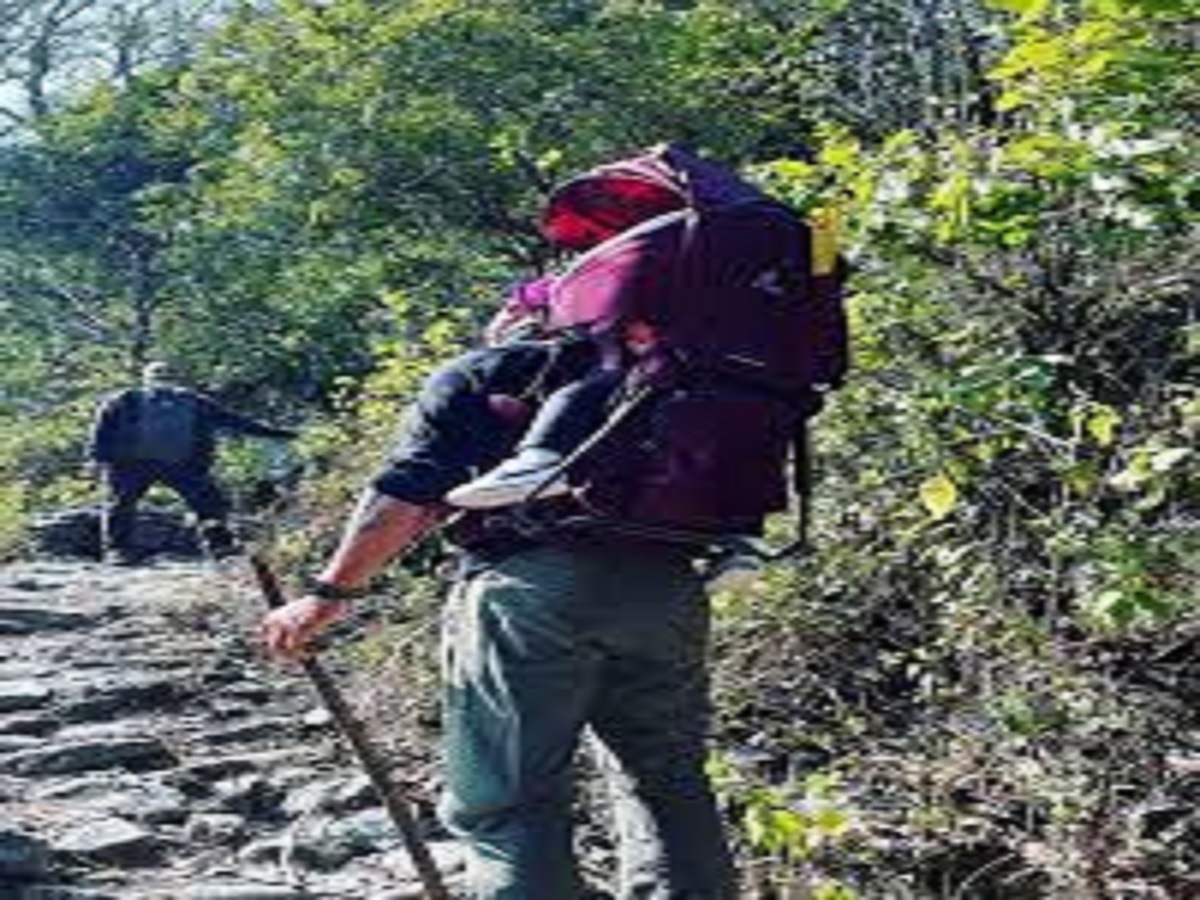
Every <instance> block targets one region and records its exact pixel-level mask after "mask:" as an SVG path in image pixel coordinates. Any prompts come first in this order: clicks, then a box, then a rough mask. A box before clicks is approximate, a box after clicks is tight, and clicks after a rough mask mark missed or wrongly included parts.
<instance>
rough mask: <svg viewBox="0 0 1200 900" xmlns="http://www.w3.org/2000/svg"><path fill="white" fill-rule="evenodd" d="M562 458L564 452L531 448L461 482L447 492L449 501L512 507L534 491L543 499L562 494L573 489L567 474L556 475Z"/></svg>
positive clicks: (470, 506)
mask: <svg viewBox="0 0 1200 900" xmlns="http://www.w3.org/2000/svg"><path fill="white" fill-rule="evenodd" d="M562 459H563V457H562V454H561V453H555V452H554V451H553V450H545V449H543V448H541V447H529V448H527V449H525V450H522V451H520V452H519V453H518V454H517V455H516V456H514V457H513V458H512V459H506V460H505V461H504V462H502V463H500V465H498V466H496V468H494V469H492V470H491V471H490V472H485V473H484V474H482V475H480V476H479V477H478V478H476V479H475V480H473V481H468V482H467V483H466V484H460V485H459V486H458V487H456V488H455V489H454V490H452V491H450V493H448V494H447V495H446V501H447V502H448V503H451V504H453V505H454V506H459V507H462V508H463V509H493V508H495V507H498V506H512V505H513V504H515V503H520V502H521V501H523V500H528V499H529V498H530V495H534V494H536V499H539V500H540V499H542V498H544V497H558V496H561V495H563V494H565V493H567V492H568V491H570V486H569V485H568V484H567V478H566V474H565V473H563V472H558V473H557V474H555V469H556V468H558V466H559V465H560V464H561V463H562ZM548 479H550V480H549V481H548V483H547V480H548Z"/></svg>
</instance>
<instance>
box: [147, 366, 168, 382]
mask: <svg viewBox="0 0 1200 900" xmlns="http://www.w3.org/2000/svg"><path fill="white" fill-rule="evenodd" d="M170 377H171V367H170V366H169V365H167V364H166V363H165V362H152V363H147V364H146V366H145V368H143V369H142V381H143V382H145V383H147V384H161V383H162V382H164V381H166V380H167V379H169V378H170Z"/></svg>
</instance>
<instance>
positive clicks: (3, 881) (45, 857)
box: [0, 825, 50, 886]
mask: <svg viewBox="0 0 1200 900" xmlns="http://www.w3.org/2000/svg"><path fill="white" fill-rule="evenodd" d="M49 859H50V850H49V847H48V846H47V845H46V843H45V842H44V841H42V840H40V839H39V838H36V837H34V836H33V835H31V834H26V833H25V832H23V831H20V830H18V829H16V828H9V827H7V826H5V825H0V886H4V885H8V884H12V883H14V882H19V881H35V880H38V879H40V878H42V877H44V876H45V874H46V872H47V870H48V866H49Z"/></svg>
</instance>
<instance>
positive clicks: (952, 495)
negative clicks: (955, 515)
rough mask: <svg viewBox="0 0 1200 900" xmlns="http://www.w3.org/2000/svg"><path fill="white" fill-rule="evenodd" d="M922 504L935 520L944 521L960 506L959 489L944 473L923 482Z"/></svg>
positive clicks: (921, 491) (921, 490)
mask: <svg viewBox="0 0 1200 900" xmlns="http://www.w3.org/2000/svg"><path fill="white" fill-rule="evenodd" d="M920 496H921V503H922V504H924V506H925V508H926V509H927V510H928V511H929V514H930V515H931V516H933V518H934V519H944V518H945V517H946V516H948V515H950V513H951V512H952V511H953V510H954V507H955V506H957V505H958V487H957V486H956V485H955V484H954V481H953V480H952V479H951V478H950V476H949V475H947V474H946V473H944V472H942V473H939V474H937V475H935V476H934V477H933V478H930V479H927V480H926V481H924V482H922V484H921V488H920Z"/></svg>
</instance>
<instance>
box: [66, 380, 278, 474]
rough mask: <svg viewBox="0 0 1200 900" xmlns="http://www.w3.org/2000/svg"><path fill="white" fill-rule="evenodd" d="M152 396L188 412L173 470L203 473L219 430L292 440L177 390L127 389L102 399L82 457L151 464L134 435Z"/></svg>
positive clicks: (184, 390) (203, 399) (202, 398)
mask: <svg viewBox="0 0 1200 900" xmlns="http://www.w3.org/2000/svg"><path fill="white" fill-rule="evenodd" d="M152 395H163V396H169V397H170V398H171V399H172V400H173V401H175V402H177V403H181V404H186V405H187V407H188V408H189V409H190V411H191V413H192V415H191V425H190V431H191V434H190V437H189V440H188V445H189V446H188V448H187V450H186V453H185V455H184V456H183V457H182V458H180V459H176V460H171V461H170V462H172V463H173V464H175V465H179V466H187V467H191V468H197V469H207V468H208V467H209V466H211V465H212V461H213V453H214V451H215V449H216V436H217V432H219V431H225V432H232V433H236V434H245V435H250V436H254V437H276V438H292V437H295V436H296V432H294V431H292V430H291V429H288V428H276V427H275V426H272V425H266V424H264V423H262V422H257V421H255V420H254V419H251V418H249V417H247V416H243V415H240V414H239V413H235V412H233V411H232V410H229V409H225V408H224V407H222V406H221V405H219V404H218V403H217V402H216V401H215V400H213V399H211V398H210V397H206V396H204V395H203V394H199V393H196V392H195V391H191V390H187V389H186V388H180V387H171V386H164V387H155V388H132V389H130V390H126V391H122V392H121V393H119V394H117V395H116V396H114V397H111V398H110V399H108V400H106V401H105V402H104V403H103V404H102V405H101V407H100V410H99V412H98V413H97V415H96V421H95V424H94V426H93V428H92V435H91V443H90V446H89V448H88V456H89V457H90V458H91V459H93V460H95V461H96V462H99V463H105V464H112V463H117V464H120V463H133V462H155V461H161V460H155V459H153V458H146V457H144V456H141V455H139V453H138V450H137V446H138V440H137V432H136V429H137V427H138V421H139V417H140V416H141V415H142V414H143V410H144V408H145V407H144V405H143V404H144V402H145V400H146V398H147V397H150V396H152Z"/></svg>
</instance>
